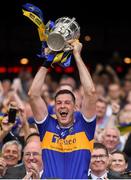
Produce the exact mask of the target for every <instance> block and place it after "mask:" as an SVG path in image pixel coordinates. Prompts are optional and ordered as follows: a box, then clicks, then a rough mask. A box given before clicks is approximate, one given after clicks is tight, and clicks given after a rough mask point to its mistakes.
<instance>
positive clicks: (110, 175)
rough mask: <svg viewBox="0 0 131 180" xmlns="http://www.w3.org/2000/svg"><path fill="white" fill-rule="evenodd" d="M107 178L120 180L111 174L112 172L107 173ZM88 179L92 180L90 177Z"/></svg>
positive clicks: (117, 176)
mask: <svg viewBox="0 0 131 180" xmlns="http://www.w3.org/2000/svg"><path fill="white" fill-rule="evenodd" d="M107 178H108V179H121V176H120V175H118V174H113V173H112V172H110V171H109V172H108V173H107ZM88 179H92V177H91V175H89V176H88Z"/></svg>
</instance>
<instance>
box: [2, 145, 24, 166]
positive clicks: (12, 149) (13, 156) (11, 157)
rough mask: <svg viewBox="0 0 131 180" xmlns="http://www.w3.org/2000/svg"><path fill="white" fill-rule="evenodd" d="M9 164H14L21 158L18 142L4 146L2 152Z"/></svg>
mask: <svg viewBox="0 0 131 180" xmlns="http://www.w3.org/2000/svg"><path fill="white" fill-rule="evenodd" d="M2 156H3V158H4V159H5V161H6V163H7V165H8V166H14V165H16V164H17V163H18V161H19V160H20V158H21V155H20V152H19V149H18V146H17V145H16V144H12V145H8V146H6V147H5V148H4V150H3V153H2Z"/></svg>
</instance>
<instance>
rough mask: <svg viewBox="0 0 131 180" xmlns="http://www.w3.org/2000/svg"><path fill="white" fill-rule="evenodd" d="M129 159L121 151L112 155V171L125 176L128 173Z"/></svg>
mask: <svg viewBox="0 0 131 180" xmlns="http://www.w3.org/2000/svg"><path fill="white" fill-rule="evenodd" d="M127 167H128V158H127V156H126V154H125V153H123V152H121V151H114V152H113V153H111V164H110V170H111V171H113V172H116V173H119V174H121V175H122V174H124V173H125V172H126V171H127Z"/></svg>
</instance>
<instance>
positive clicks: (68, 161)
mask: <svg viewBox="0 0 131 180" xmlns="http://www.w3.org/2000/svg"><path fill="white" fill-rule="evenodd" d="M95 127H96V120H95V119H94V121H92V122H86V121H85V119H84V117H83V116H82V114H81V113H80V112H75V115H74V124H73V126H72V127H70V128H60V127H59V125H58V122H57V120H56V119H54V118H53V117H51V116H50V115H49V116H48V117H47V118H46V120H45V121H44V122H43V123H41V124H38V129H39V132H40V139H41V145H42V155H43V161H44V172H45V177H46V178H58V179H87V176H88V169H89V164H90V158H91V151H92V149H93V143H94V132H95Z"/></svg>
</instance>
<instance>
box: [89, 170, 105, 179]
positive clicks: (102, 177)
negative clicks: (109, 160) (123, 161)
mask: <svg viewBox="0 0 131 180" xmlns="http://www.w3.org/2000/svg"><path fill="white" fill-rule="evenodd" d="M91 178H92V179H94V180H98V179H99V178H100V179H101V180H105V179H107V171H106V172H105V173H104V174H103V175H102V176H100V177H98V176H96V175H94V174H92V173H91Z"/></svg>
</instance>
